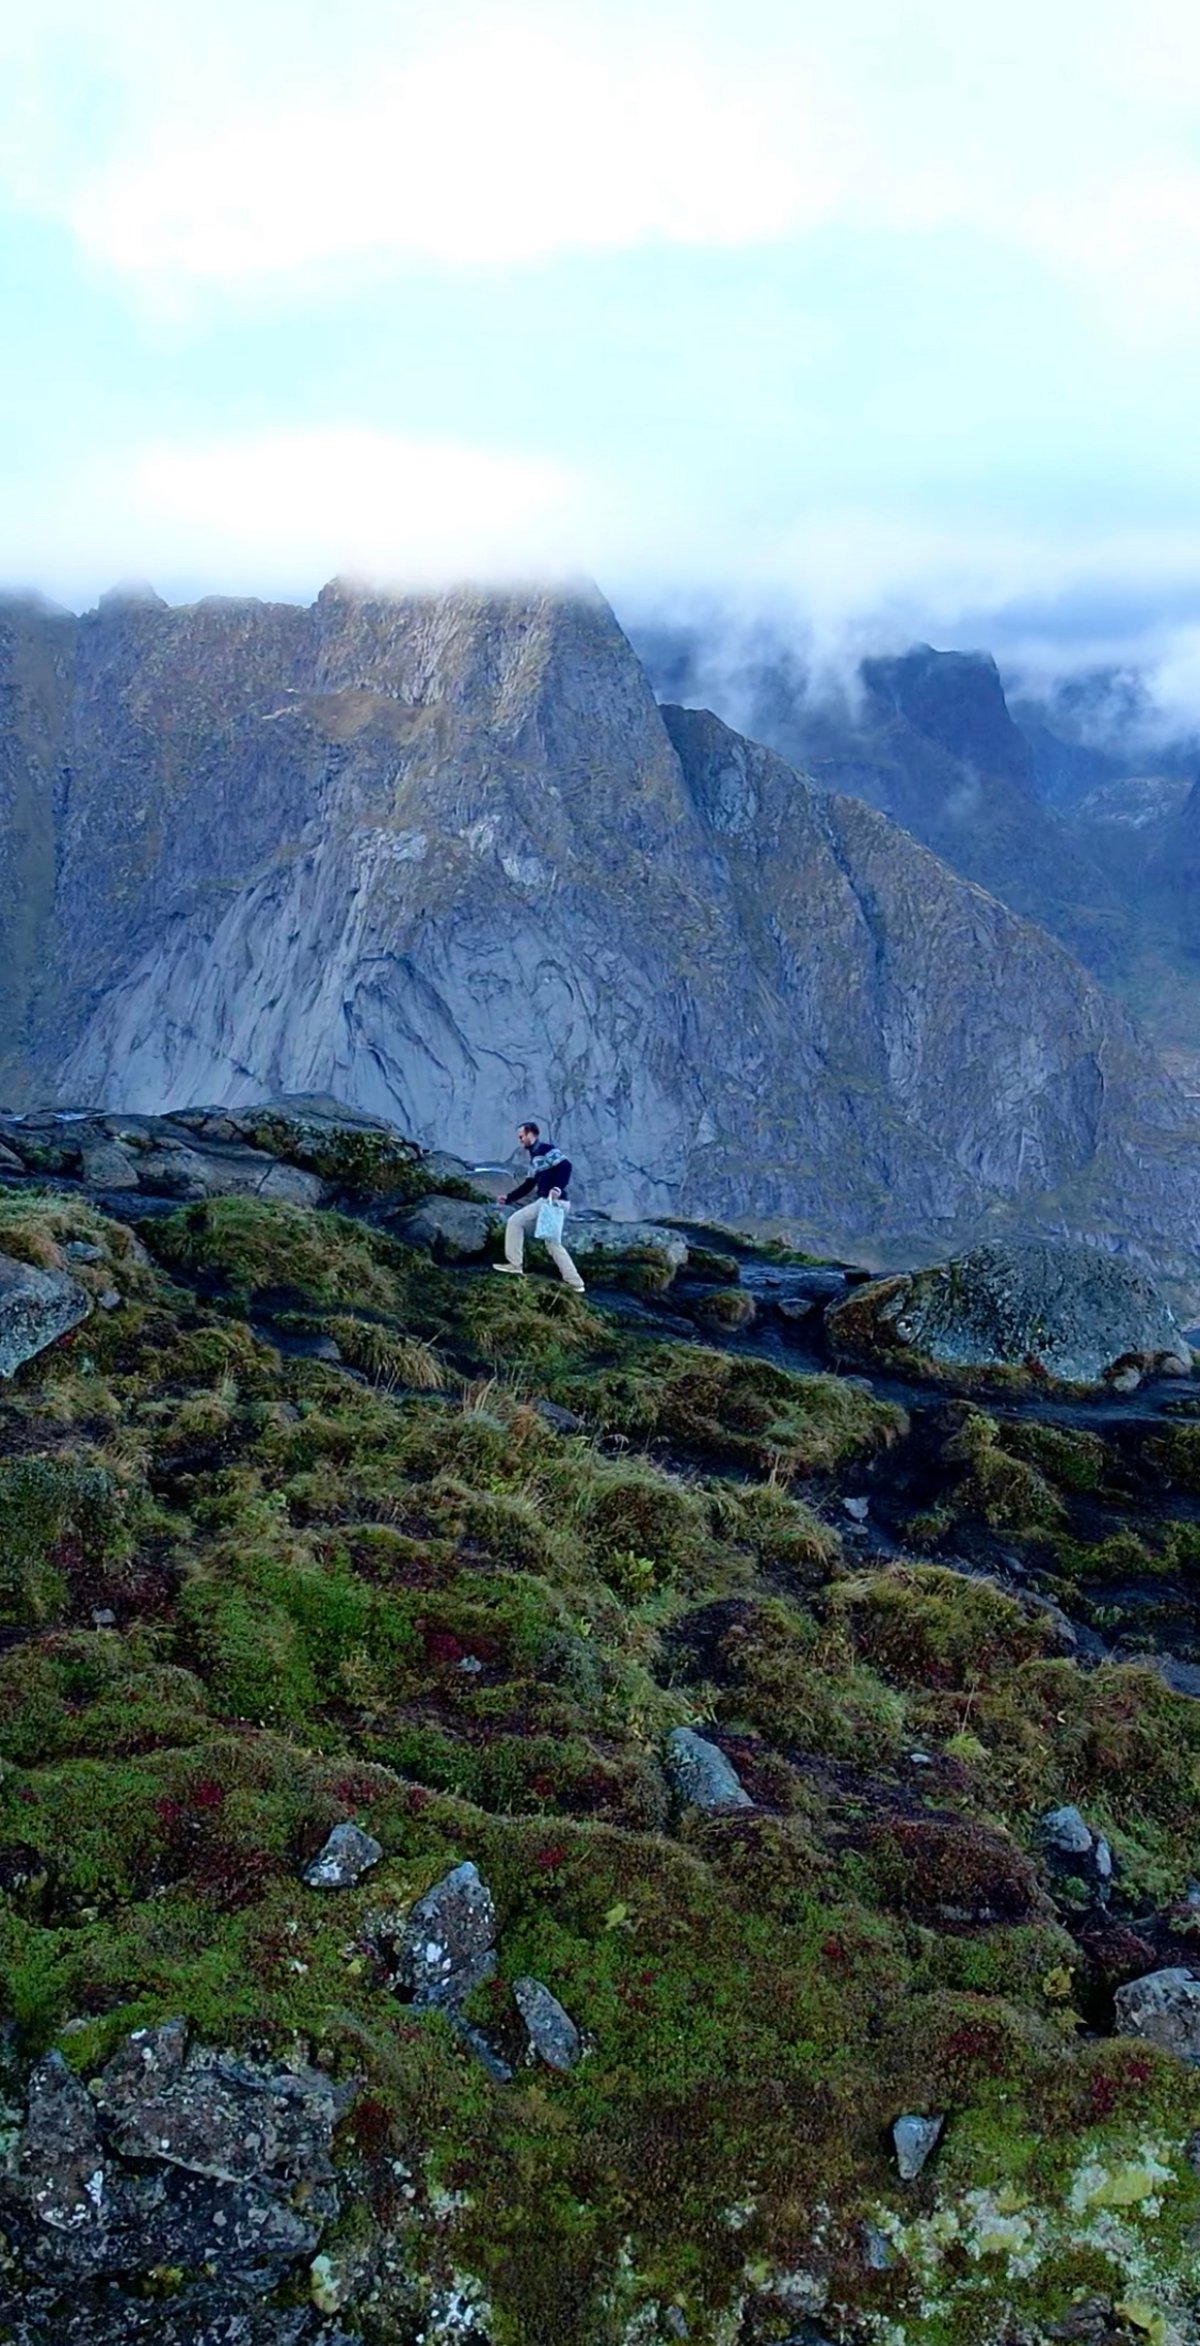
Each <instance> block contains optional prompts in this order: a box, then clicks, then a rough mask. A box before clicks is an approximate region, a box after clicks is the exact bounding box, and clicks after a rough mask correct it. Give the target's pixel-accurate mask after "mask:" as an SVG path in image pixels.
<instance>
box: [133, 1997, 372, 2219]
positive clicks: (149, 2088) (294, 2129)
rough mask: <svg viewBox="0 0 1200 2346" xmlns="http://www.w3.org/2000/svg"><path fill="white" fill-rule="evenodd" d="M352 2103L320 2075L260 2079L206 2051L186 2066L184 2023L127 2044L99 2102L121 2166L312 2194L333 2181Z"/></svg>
mask: <svg viewBox="0 0 1200 2346" xmlns="http://www.w3.org/2000/svg"><path fill="white" fill-rule="evenodd" d="M140 2034H141V2032H139V2035H140ZM147 2040H149V2041H147ZM352 2098H353V2095H352V2092H351V2090H350V2089H348V2088H346V2087H344V2086H339V2085H335V2083H334V2082H333V2080H332V2079H331V2078H330V2077H327V2076H326V2075H325V2073H324V2071H323V2070H316V2069H306V2070H296V2071H292V2070H288V2069H279V2070H257V2069H254V2068H252V2067H251V2066H250V2065H249V2064H248V2063H244V2062H238V2061H233V2060H229V2059H225V2058H222V2057H220V2056H218V2055H213V2054H209V2053H207V2052H205V2051H203V2050H198V2051H196V2052H193V2053H191V2054H189V2055H188V2056H187V2058H186V2059H185V2058H183V2057H182V2053H181V2031H180V2023H178V2022H168V2023H167V2024H166V2029H164V2030H152V2031H148V2032H146V2034H145V2035H144V2036H141V2042H140V2043H139V2042H138V2041H137V2040H136V2039H129V2040H127V2043H126V2045H125V2046H123V2047H122V2048H121V2051H120V2053H119V2054H118V2055H117V2056H115V2058H114V2061H113V2062H111V2063H110V2064H109V2067H108V2068H107V2069H106V2070H105V2071H104V2073H103V2075H102V2077H101V2078H100V2079H99V2080H98V2084H97V2092H96V2100H97V2104H98V2106H99V2108H100V2109H101V2110H102V2111H103V2112H104V2115H105V2117H106V2119H107V2122H108V2129H109V2139H110V2141H111V2143H112V2145H113V2147H114V2149H115V2150H116V2151H117V2152H118V2153H119V2154H120V2156H121V2157H122V2158H127V2159H136V2160H143V2159H153V2160H162V2161H164V2162H165V2163H166V2164H168V2165H170V2166H176V2167H183V2168H186V2169H187V2170H188V2171H189V2172H190V2173H192V2174H196V2175H207V2176H210V2177H212V2178H213V2179H214V2180H215V2181H218V2182H224V2183H236V2182H240V2181H244V2180H246V2179H248V2178H257V2179H261V2180H266V2179H269V2180H270V2181H272V2182H275V2183H279V2184H290V2183H293V2182H297V2181H300V2180H304V2181H305V2182H306V2183H307V2184H308V2185H309V2186H311V2185H312V2184H314V2183H315V2182H316V2181H318V2180H321V2181H326V2180H328V2178H329V2175H330V2172H331V2169H330V2164H329V2151H330V2142H331V2138H332V2133H333V2127H334V2124H335V2122H336V2120H337V2119H338V2117H340V2115H341V2114H342V2112H343V2111H344V2110H345V2109H346V2108H347V2107H348V2105H349V2102H350V2100H351V2099H352Z"/></svg>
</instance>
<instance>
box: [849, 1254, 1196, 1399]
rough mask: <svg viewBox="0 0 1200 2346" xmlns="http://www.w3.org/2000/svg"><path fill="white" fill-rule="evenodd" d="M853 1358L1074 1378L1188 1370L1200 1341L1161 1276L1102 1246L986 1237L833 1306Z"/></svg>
mask: <svg viewBox="0 0 1200 2346" xmlns="http://www.w3.org/2000/svg"><path fill="white" fill-rule="evenodd" d="M827 1324H828V1328H829V1334H830V1340H831V1342H832V1344H833V1347H834V1351H835V1353H836V1354H837V1355H838V1356H839V1357H840V1358H843V1359H861V1360H870V1359H875V1360H877V1361H878V1360H891V1361H892V1362H894V1363H896V1364H898V1365H904V1364H907V1365H908V1366H909V1367H910V1368H914V1369H919V1368H925V1369H927V1368H928V1367H929V1365H930V1364H933V1366H934V1367H935V1369H936V1368H941V1369H944V1370H946V1371H949V1372H951V1373H953V1372H955V1371H962V1370H965V1371H971V1370H985V1371H988V1370H998V1369H1016V1370H1021V1371H1024V1372H1026V1373H1027V1374H1029V1375H1032V1376H1040V1377H1051V1378H1056V1379H1058V1380H1059V1381H1060V1382H1062V1383H1064V1384H1073V1385H1098V1384H1101V1383H1104V1382H1110V1383H1112V1382H1118V1383H1119V1382H1121V1381H1122V1380H1125V1381H1132V1382H1133V1383H1134V1384H1136V1382H1137V1381H1138V1379H1139V1377H1140V1376H1141V1375H1142V1373H1143V1372H1144V1371H1147V1370H1157V1371H1159V1372H1160V1373H1167V1374H1172V1375H1187V1374H1188V1373H1189V1372H1190V1369H1191V1366H1192V1355H1191V1348H1190V1346H1189V1344H1188V1342H1187V1340H1186V1338H1185V1337H1184V1335H1183V1333H1182V1330H1181V1329H1180V1327H1179V1324H1178V1322H1177V1321H1176V1319H1175V1317H1174V1315H1173V1313H1172V1312H1171V1311H1170V1310H1169V1308H1168V1306H1167V1305H1166V1303H1165V1302H1164V1301H1163V1298H1162V1296H1161V1295H1159V1294H1158V1293H1157V1291H1156V1290H1155V1288H1154V1287H1153V1286H1152V1285H1151V1283H1150V1281H1149V1280H1147V1279H1145V1278H1143V1277H1142V1276H1141V1275H1140V1274H1139V1273H1138V1272H1136V1271H1134V1270H1132V1269H1131V1268H1130V1266H1129V1265H1128V1264H1127V1263H1122V1262H1119V1261H1116V1260H1114V1259H1113V1257H1112V1256H1111V1255H1104V1254H1100V1253H1099V1252H1097V1250H1096V1249H1095V1248H1092V1247H1072V1246H1063V1245H1045V1244H1024V1245H993V1246H983V1247H979V1248H977V1249H976V1250H975V1252H974V1253H972V1254H967V1255H962V1256H960V1257H958V1258H957V1259H956V1260H954V1261H953V1262H949V1263H943V1264H940V1265H938V1266H937V1267H936V1268H935V1269H933V1270H928V1271H917V1272H914V1273H912V1274H911V1275H909V1276H905V1277H901V1278H896V1279H885V1280H881V1281H879V1282H877V1283H876V1284H874V1285H872V1286H868V1287H862V1288H860V1289H859V1290H858V1291H857V1293H855V1294H853V1295H851V1296H850V1297H848V1298H847V1300H846V1301H845V1302H843V1303H840V1304H836V1305H835V1306H834V1307H833V1309H832V1310H831V1311H830V1313H829V1315H828V1322H827Z"/></svg>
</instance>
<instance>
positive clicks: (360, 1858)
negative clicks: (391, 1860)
mask: <svg viewBox="0 0 1200 2346" xmlns="http://www.w3.org/2000/svg"><path fill="white" fill-rule="evenodd" d="M382 1856H383V1848H382V1844H381V1843H380V1842H378V1841H377V1840H376V1839H375V1837H374V1835H373V1834H371V1833H364V1831H363V1829H362V1826H361V1825H355V1824H352V1823H349V1822H345V1823H343V1824H340V1825H335V1826H334V1828H333V1830H332V1832H331V1833H330V1835H329V1838H328V1840H327V1841H326V1843H325V1845H324V1847H323V1848H322V1849H319V1850H318V1851H317V1854H316V1856H315V1857H314V1858H313V1859H312V1861H311V1863H310V1864H309V1865H306V1866H305V1868H304V1879H305V1881H306V1882H307V1883H308V1886H309V1888H310V1889H311V1890H352V1889H353V1888H354V1885H355V1883H356V1882H361V1880H362V1878H363V1875H364V1874H365V1873H369V1872H370V1870H371V1867H372V1866H373V1865H378V1863H379V1860H380V1858H381V1857H382Z"/></svg>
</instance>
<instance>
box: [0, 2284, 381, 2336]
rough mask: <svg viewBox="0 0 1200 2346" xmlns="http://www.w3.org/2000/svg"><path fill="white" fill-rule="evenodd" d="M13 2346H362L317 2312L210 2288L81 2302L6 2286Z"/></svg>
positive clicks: (112, 2290) (0, 2301) (91, 2297)
mask: <svg viewBox="0 0 1200 2346" xmlns="http://www.w3.org/2000/svg"><path fill="white" fill-rule="evenodd" d="M0 2319H3V2320H4V2321H5V2322H6V2324H7V2325H8V2326H7V2327H6V2329H5V2332H4V2335H5V2339H6V2346H355V2341H354V2340H352V2339H351V2338H350V2337H349V2336H348V2334H347V2333H346V2332H345V2331H344V2330H342V2329H340V2328H338V2327H336V2326H335V2325H333V2324H331V2323H328V2322H325V2321H323V2320H322V2318H321V2316H320V2314H319V2313H318V2312H317V2311H316V2310H315V2309H314V2308H313V2307H311V2306H278V2305H274V2306H272V2305H261V2304H254V2303H250V2304H247V2303H246V2302H245V2300H244V2299H243V2298H242V2297H240V2296H234V2295H231V2294H230V2293H229V2291H227V2290H226V2289H224V2288H222V2287H220V2286H219V2285H214V2284H212V2283H210V2282H199V2283H196V2284H193V2285H191V2286H188V2287H185V2288H184V2289H182V2290H181V2291H180V2292H179V2294H178V2295H177V2296H175V2297H171V2298H167V2299H163V2298H162V2297H161V2296H159V2295H157V2294H156V2295H154V2296H150V2297H137V2296H130V2295H127V2294H126V2292H125V2291H124V2290H123V2289H120V2288H118V2287H114V2286H111V2285H110V2286H108V2287H106V2288H104V2289H102V2290H96V2291H95V2292H92V2293H89V2294H88V2295H87V2296H86V2297H84V2296H81V2295H80V2293H79V2292H78V2290H77V2289H73V2290H72V2291H71V2292H70V2294H69V2295H60V2293H59V2292H58V2290H56V2289H54V2288H40V2289H34V2290H32V2291H28V2292H27V2291H24V2290H23V2291H22V2292H21V2294H20V2297H19V2298H17V2297H14V2296H10V2294H9V2291H8V2290H7V2289H6V2287H5V2285H4V2283H3V2281H2V2280H0Z"/></svg>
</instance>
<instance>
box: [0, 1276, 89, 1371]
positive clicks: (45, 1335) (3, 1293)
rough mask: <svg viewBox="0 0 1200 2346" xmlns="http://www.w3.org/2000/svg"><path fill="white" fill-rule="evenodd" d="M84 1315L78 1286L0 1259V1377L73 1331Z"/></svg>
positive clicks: (86, 1307)
mask: <svg viewBox="0 0 1200 2346" xmlns="http://www.w3.org/2000/svg"><path fill="white" fill-rule="evenodd" d="M90 1310H91V1304H90V1303H89V1301H88V1298H87V1296H86V1295H85V1294H84V1291H83V1289H82V1287H77V1286H76V1284H75V1282H74V1280H73V1279H68V1278H67V1276H66V1274H65V1272H62V1271H43V1270H39V1269H37V1268H36V1267H35V1266H34V1265H33V1264H32V1263H19V1262H15V1261H14V1260H13V1258H12V1256H11V1255H7V1254H0V1377H11V1376H12V1375H13V1373H14V1371H15V1370H16V1369H19V1368H20V1366H21V1363H22V1361H25V1360H32V1359H33V1357H34V1355H35V1354H36V1353H39V1352H44V1351H45V1349H46V1346H47V1345H48V1344H53V1343H54V1342H55V1341H56V1339H57V1338H58V1337H59V1336H65V1335H66V1333H67V1330H68V1329H69V1328H77V1327H78V1326H79V1323H80V1321H81V1320H86V1318H87V1316H88V1313H89V1311H90Z"/></svg>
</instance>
